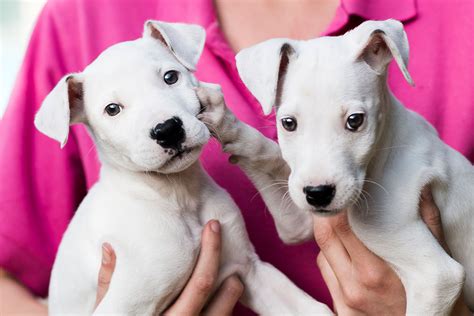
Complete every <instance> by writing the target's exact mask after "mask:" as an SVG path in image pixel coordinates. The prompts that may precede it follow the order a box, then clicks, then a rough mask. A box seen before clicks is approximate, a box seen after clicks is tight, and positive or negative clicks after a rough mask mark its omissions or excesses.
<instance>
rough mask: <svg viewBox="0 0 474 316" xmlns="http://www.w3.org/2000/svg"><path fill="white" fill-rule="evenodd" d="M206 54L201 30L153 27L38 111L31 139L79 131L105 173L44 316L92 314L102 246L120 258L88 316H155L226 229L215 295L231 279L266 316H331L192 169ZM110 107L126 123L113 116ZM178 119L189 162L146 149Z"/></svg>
mask: <svg viewBox="0 0 474 316" xmlns="http://www.w3.org/2000/svg"><path fill="white" fill-rule="evenodd" d="M152 28H153V29H152ZM163 41H165V43H163ZM203 43H204V31H203V30H202V29H201V28H200V27H198V26H193V25H184V24H172V23H164V22H157V21H149V22H147V23H146V24H145V32H144V37H143V38H140V39H137V40H135V41H131V42H124V43H119V44H116V45H114V46H112V47H110V48H108V49H107V50H106V51H104V52H103V53H102V54H101V55H100V56H99V57H98V58H97V59H96V60H95V61H94V62H93V63H92V64H91V65H89V66H88V67H87V68H86V69H85V70H84V71H83V72H82V73H80V74H72V75H69V76H68V77H65V78H63V79H61V81H60V82H59V83H58V85H57V86H56V88H54V90H53V91H52V92H51V94H50V95H49V96H48V97H47V98H46V99H45V101H44V103H43V105H42V107H41V109H40V111H39V112H38V114H37V116H36V121H35V123H36V126H37V128H38V129H39V130H40V131H42V132H43V133H45V134H46V135H48V136H50V137H52V138H54V139H56V140H58V141H59V142H60V143H61V145H64V144H65V143H66V140H67V134H68V126H69V124H70V123H74V122H82V123H84V124H86V125H87V127H88V128H89V130H90V132H91V135H92V136H93V138H94V139H95V142H96V145H97V149H98V152H99V155H100V158H101V162H102V168H101V172H100V179H99V181H98V182H97V183H96V184H95V185H94V186H93V188H92V189H91V190H90V192H89V193H88V194H87V196H86V197H85V199H84V200H83V201H82V203H81V205H80V207H79V209H78V210H77V212H76V214H75V216H74V218H73V219H72V221H71V223H70V225H69V227H68V229H67V231H66V232H65V234H64V237H63V240H62V242H61V244H60V247H59V250H58V254H57V258H56V261H55V263H54V266H53V271H52V276H51V283H50V290H49V311H50V313H51V314H54V315H64V314H80V315H81V314H82V315H83V314H91V313H93V312H94V311H93V308H94V302H95V296H96V286H97V276H98V271H99V268H100V260H101V245H102V243H103V242H109V243H110V244H111V245H112V247H113V248H114V249H115V251H116V255H117V263H116V268H115V271H114V273H113V277H112V281H111V284H110V288H109V290H108V292H107V294H106V295H105V298H104V299H103V300H102V302H101V303H100V304H99V306H98V307H97V309H96V310H95V312H94V314H108V313H113V314H121V315H143V314H146V315H150V314H160V313H161V312H163V310H164V309H165V308H166V307H167V306H168V305H169V304H170V303H171V302H173V300H174V299H175V298H176V297H177V295H178V294H179V293H180V291H181V290H182V289H183V286H184V285H185V283H186V281H187V279H188V278H189V276H190V274H191V272H192V270H193V267H194V264H195V261H196V258H197V255H198V253H199V247H200V236H201V232H202V227H203V225H204V224H205V223H206V222H207V221H209V220H210V219H218V220H219V221H220V223H221V225H222V238H223V240H222V255H221V267H220V273H219V279H218V283H220V282H221V281H222V280H223V279H224V278H226V277H228V276H229V275H231V274H234V273H237V274H238V275H239V276H240V278H241V279H242V281H243V283H244V285H245V293H244V296H243V299H242V301H243V303H244V304H247V305H248V306H249V307H250V308H252V309H253V310H255V311H256V312H258V313H261V314H267V315H276V314H279V313H284V314H302V313H312V314H325V315H327V314H331V312H330V310H329V309H328V308H327V307H326V306H325V305H323V304H320V303H318V302H316V301H315V300H313V299H312V298H311V297H309V296H308V295H307V294H306V293H304V292H303V291H301V290H300V289H298V288H297V287H296V286H295V285H294V284H293V283H291V281H290V280H289V279H288V278H286V277H285V276H284V275H283V274H282V273H281V272H279V271H278V270H276V269H275V268H274V267H273V266H271V265H269V264H267V263H264V262H262V261H260V259H259V258H258V256H257V254H256V253H255V251H254V248H253V246H252V245H251V243H250V240H249V238H248V236H247V232H246V230H245V224H244V221H243V219H242V216H241V214H240V212H239V210H238V208H237V206H236V205H235V203H234V202H233V201H232V199H231V198H230V196H229V195H228V194H227V193H226V192H225V191H224V190H222V189H221V188H219V187H218V186H217V184H216V183H215V182H214V181H213V180H212V179H211V178H210V177H209V176H208V175H207V174H206V172H205V171H204V170H203V169H202V168H201V166H200V164H199V161H198V156H199V153H200V152H201V148H202V146H203V145H204V144H205V143H207V141H208V139H209V131H208V129H207V127H206V126H205V125H204V124H203V123H202V122H201V121H199V120H198V119H197V115H198V113H199V112H200V103H199V100H198V98H197V96H196V91H195V86H196V85H197V81H196V79H195V77H194V76H193V74H192V73H191V72H189V71H188V69H194V67H195V64H196V63H197V61H198V58H199V55H200V54H201V50H202V47H203ZM175 45H176V46H175ZM186 68H188V69H186ZM171 69H174V70H177V71H179V80H178V82H177V83H175V84H174V85H166V84H165V83H164V82H163V79H162V78H163V74H164V73H165V72H166V71H168V70H171ZM219 93H220V92H219ZM109 103H117V104H120V105H121V106H122V111H121V112H120V113H119V114H118V115H116V116H108V115H107V114H106V113H105V112H104V108H105V106H106V105H107V104H109ZM173 116H177V117H179V118H180V119H181V120H182V121H183V126H184V129H185V132H186V140H185V142H184V145H183V147H184V148H187V149H188V152H187V153H185V154H183V155H182V156H179V157H175V156H174V155H175V154H176V152H175V151H174V150H172V149H169V150H168V151H167V152H165V150H164V149H163V148H162V147H161V146H159V145H158V144H157V143H156V141H154V140H153V139H151V137H150V130H151V129H152V128H153V127H154V126H156V124H158V123H161V122H163V121H165V120H166V119H169V118H171V117H173Z"/></svg>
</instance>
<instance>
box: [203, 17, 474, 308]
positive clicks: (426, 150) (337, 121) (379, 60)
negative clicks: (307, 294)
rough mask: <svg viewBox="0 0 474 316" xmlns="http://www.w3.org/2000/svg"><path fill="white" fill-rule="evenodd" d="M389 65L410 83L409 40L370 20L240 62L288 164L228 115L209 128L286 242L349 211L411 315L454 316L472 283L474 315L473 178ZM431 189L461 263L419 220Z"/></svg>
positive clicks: (252, 53) (249, 53)
mask: <svg viewBox="0 0 474 316" xmlns="http://www.w3.org/2000/svg"><path fill="white" fill-rule="evenodd" d="M285 44H287V45H286V48H285V49H282V47H284V45H285ZM288 45H289V46H290V47H288ZM284 54H286V55H285V56H283V55H284ZM393 57H394V59H395V60H396V62H397V64H398V66H399V68H400V69H401V70H402V72H403V73H404V76H405V78H406V79H407V81H408V82H409V83H412V80H411V77H410V75H409V74H408V71H407V68H406V65H407V62H408V41H407V37H406V34H405V32H404V30H403V26H402V24H401V23H400V22H398V21H394V20H387V21H368V22H365V23H363V24H361V25H360V26H359V27H357V28H356V29H354V30H353V31H350V32H348V33H346V34H345V35H343V36H339V37H323V38H319V39H314V40H310V41H293V40H288V39H274V40H270V41H267V42H263V43H261V44H258V45H256V46H253V47H250V48H248V49H245V50H243V51H242V52H240V53H239V54H238V55H237V66H238V70H239V73H240V75H241V77H242V79H243V81H244V83H245V84H246V85H247V86H248V88H249V90H250V91H251V92H252V93H253V94H254V95H255V96H256V97H257V99H259V101H260V103H261V104H262V107H263V108H264V111H265V112H266V113H268V112H270V107H271V106H273V105H275V106H276V107H277V128H278V138H279V143H280V147H281V155H282V156H280V153H279V151H278V146H277V145H276V144H275V143H274V142H272V141H270V140H268V139H266V138H265V137H263V135H261V134H260V133H258V132H257V131H255V130H253V129H252V128H251V127H249V126H246V125H244V124H243V123H240V122H238V123H235V119H231V118H232V115H231V113H230V112H228V111H225V110H222V109H220V110H214V111H213V112H214V113H213V114H212V113H211V114H212V115H209V116H208V117H206V120H208V122H209V123H211V124H214V125H215V128H216V129H217V134H218V135H220V138H221V141H222V142H223V145H224V150H226V151H227V152H230V153H231V154H233V155H234V158H233V159H234V160H237V161H238V162H239V164H240V165H241V166H242V168H243V169H244V170H245V171H246V172H247V174H248V175H249V177H250V178H251V179H252V180H253V181H254V183H255V184H256V186H257V188H258V189H259V191H260V192H261V194H262V196H263V197H264V199H265V202H266V203H267V205H268V207H269V209H270V211H271V212H272V214H273V216H274V217H275V222H276V226H277V229H278V232H279V233H280V237H281V238H282V239H283V240H284V241H286V242H298V241H301V240H304V239H308V238H311V237H312V216H311V215H310V214H311V213H312V212H313V213H316V214H322V213H321V212H322V211H325V213H324V214H326V215H330V214H335V213H337V212H339V211H341V210H344V209H349V214H348V215H349V220H350V223H351V225H352V228H353V230H354V231H355V232H356V234H357V236H358V237H359V238H360V239H361V240H362V241H363V242H364V243H365V244H366V245H367V247H368V248H369V249H371V250H372V251H374V252H375V253H376V254H377V255H379V256H381V257H382V258H384V259H385V260H386V261H388V262H389V263H390V264H391V265H392V266H393V268H394V269H395V271H396V272H397V273H398V275H399V276H400V278H401V280H402V282H403V284H404V286H405V290H406V293H407V314H412V315H446V314H448V313H449V311H450V310H451V308H452V304H453V302H454V301H455V299H456V298H457V297H458V295H459V293H460V292H461V288H462V286H463V282H464V278H465V275H466V276H467V278H466V282H465V284H464V288H463V291H464V298H465V301H466V302H467V304H468V305H469V307H470V309H471V310H474V242H473V241H474V168H473V166H472V164H471V163H470V162H469V161H468V160H467V159H466V158H464V157H463V156H462V155H461V154H459V153H458V152H456V151H455V150H453V149H451V148H450V147H448V146H447V145H445V144H444V143H443V142H442V141H441V140H440V139H439V138H438V135H437V133H436V131H435V130H434V128H433V127H432V126H431V125H429V124H428V123H427V122H426V121H425V120H424V119H423V118H421V117H420V116H419V115H417V114H416V113H414V112H411V111H409V110H407V109H406V108H404V107H403V106H402V104H401V103H400V102H399V101H398V100H397V99H396V98H395V97H394V96H393V95H392V94H391V93H390V91H389V89H388V87H387V84H386V75H387V73H386V72H387V67H388V64H389V62H390V60H391V59H392V58H393ZM284 58H286V60H287V61H288V64H287V65H285V64H284V63H285V59H284ZM282 66H283V67H282ZM282 69H283V70H282ZM285 69H286V71H285ZM278 81H280V82H283V84H281V85H280V86H278V84H276V82H278ZM278 89H280V90H278ZM278 95H279V97H277V96H278ZM214 107H215V108H216V109H219V108H221V107H222V104H221V105H219V104H218V103H216V104H214ZM356 112H363V113H365V122H364V124H363V125H362V127H361V128H360V130H359V131H357V132H350V131H348V130H347V129H345V125H346V120H347V117H348V116H349V115H350V114H351V113H356ZM222 113H224V115H222ZM218 114H219V115H220V116H219V115H218ZM287 116H291V117H294V118H296V120H297V124H298V125H297V129H296V130H295V131H293V132H289V131H287V130H285V129H284V128H283V127H282V124H281V122H280V119H281V118H283V117H287ZM228 122H230V123H228ZM283 161H285V162H286V163H287V164H288V165H287V166H285V163H284V162H283ZM286 180H288V183H287V185H288V189H289V195H290V196H291V201H289V200H288V199H287V198H286V197H287V195H286V193H287V192H286V187H285V185H286ZM278 184H279V185H280V186H281V187H280V188H278V187H276V189H268V188H271V187H274V188H275V185H278ZM322 184H334V185H335V186H336V194H335V197H334V199H333V201H332V202H331V204H329V205H328V206H326V207H324V209H321V208H314V207H313V206H311V205H310V204H309V203H308V202H307V201H306V198H305V194H304V193H303V187H305V186H308V185H311V186H317V185H322ZM427 184H430V185H431V189H432V192H433V196H434V199H435V201H436V204H437V205H438V207H439V208H440V210H441V217H442V222H443V228H444V232H445V236H446V240H447V243H448V245H449V248H450V250H451V252H452V256H453V258H454V259H453V258H451V257H450V256H449V255H447V254H446V253H445V252H444V251H443V249H442V248H441V247H440V246H439V244H438V242H437V241H436V239H435V238H434V237H433V236H432V234H431V233H430V231H429V230H428V229H427V227H426V225H425V224H424V223H423V221H422V219H421V218H420V216H419V213H418V201H419V199H420V192H421V190H422V188H423V187H424V186H425V185H427ZM293 202H294V204H292V203H293Z"/></svg>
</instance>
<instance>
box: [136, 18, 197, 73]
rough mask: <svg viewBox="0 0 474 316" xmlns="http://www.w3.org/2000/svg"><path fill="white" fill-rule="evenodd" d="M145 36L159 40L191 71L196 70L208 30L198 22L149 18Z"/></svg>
mask: <svg viewBox="0 0 474 316" xmlns="http://www.w3.org/2000/svg"><path fill="white" fill-rule="evenodd" d="M143 37H151V38H154V39H156V40H159V41H160V42H162V43H163V44H165V45H166V46H167V47H168V48H169V50H170V51H171V53H172V54H173V55H174V56H175V57H176V59H178V61H179V62H180V63H181V64H183V65H184V66H185V67H186V68H187V69H189V70H190V71H195V70H196V65H197V63H198V61H199V57H200V56H201V53H202V50H203V48H204V43H205V41H206V31H205V30H204V29H203V28H202V27H201V26H199V25H196V24H185V23H167V22H161V21H153V20H148V21H146V22H145V30H144V32H143Z"/></svg>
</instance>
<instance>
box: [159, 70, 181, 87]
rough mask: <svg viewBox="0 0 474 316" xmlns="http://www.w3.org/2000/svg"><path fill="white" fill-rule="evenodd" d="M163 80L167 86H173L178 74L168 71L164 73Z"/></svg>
mask: <svg viewBox="0 0 474 316" xmlns="http://www.w3.org/2000/svg"><path fill="white" fill-rule="evenodd" d="M163 80H164V81H165V82H166V84H167V85H172V84H175V83H176V81H178V72H177V71H176V70H170V71H167V72H166V73H165V75H164V76H163Z"/></svg>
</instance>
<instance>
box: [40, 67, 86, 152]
mask: <svg viewBox="0 0 474 316" xmlns="http://www.w3.org/2000/svg"><path fill="white" fill-rule="evenodd" d="M80 122H85V114H84V100H83V90H82V78H81V75H79V74H71V75H67V76H65V77H63V78H62V79H61V80H60V81H59V82H58V84H57V85H56V87H54V89H53V90H52V91H51V92H50V93H49V94H48V95H47V96H46V98H45V99H44V101H43V104H41V107H40V109H39V111H38V113H36V117H35V126H36V128H37V129H38V130H39V131H40V132H41V133H43V134H45V135H46V136H49V137H51V138H53V139H55V140H57V141H58V142H59V143H60V144H61V148H62V147H64V145H65V144H66V142H67V138H68V134H69V125H70V124H74V123H80Z"/></svg>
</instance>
